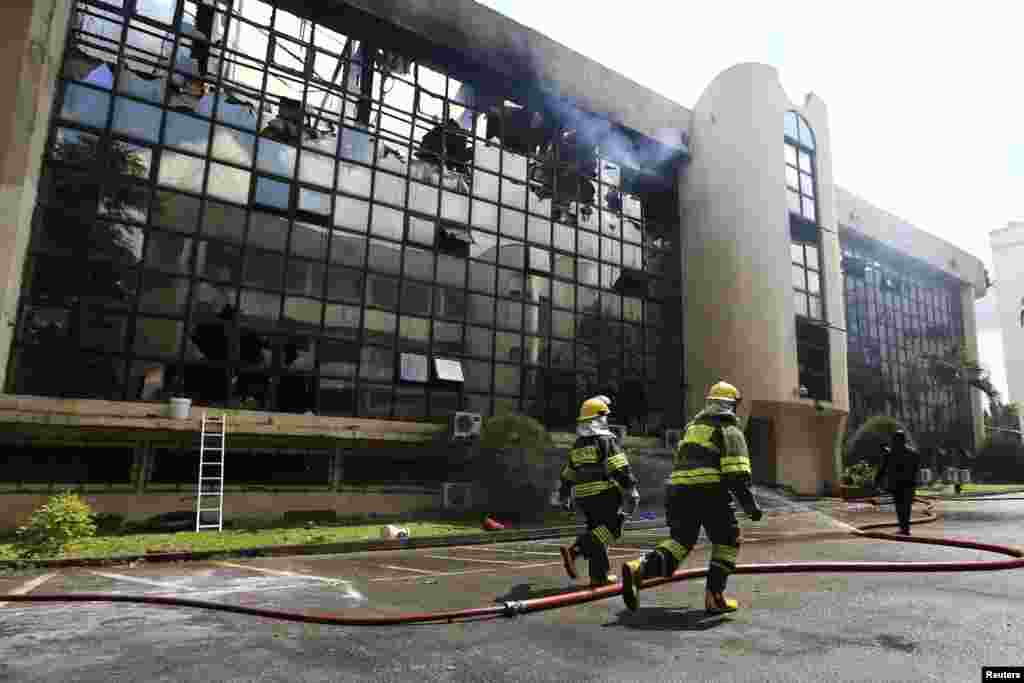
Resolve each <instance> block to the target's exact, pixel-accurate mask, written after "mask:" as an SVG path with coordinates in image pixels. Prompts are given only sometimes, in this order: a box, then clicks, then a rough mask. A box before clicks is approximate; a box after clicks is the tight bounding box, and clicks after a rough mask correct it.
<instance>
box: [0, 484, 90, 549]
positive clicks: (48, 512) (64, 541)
mask: <svg viewBox="0 0 1024 683" xmlns="http://www.w3.org/2000/svg"><path fill="white" fill-rule="evenodd" d="M95 534H96V524H95V523H94V522H93V512H92V509H91V508H90V507H89V504H88V503H86V502H85V501H84V500H82V499H81V498H80V497H79V496H78V495H77V494H75V493H72V492H70V491H64V492H62V493H59V494H57V495H55V496H52V497H51V498H50V499H49V500H48V501H47V502H46V504H45V505H43V506H42V507H41V508H39V509H38V510H36V511H35V512H33V513H32V517H31V518H30V519H29V522H28V524H27V525H25V526H23V527H19V528H18V534H17V538H16V540H15V542H14V545H15V549H16V551H17V553H18V555H19V556H21V557H24V558H31V557H40V556H56V555H59V554H60V553H61V552H62V551H63V550H64V549H65V548H66V547H67V546H68V545H69V544H70V543H73V542H74V541H78V540H81V539H85V538H90V537H92V536H94V535H95Z"/></svg>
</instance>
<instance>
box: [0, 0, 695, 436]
mask: <svg viewBox="0 0 1024 683" xmlns="http://www.w3.org/2000/svg"><path fill="white" fill-rule="evenodd" d="M382 44H388V45H395V44H400V41H397V40H394V39H392V40H390V41H388V40H383V41H382V40H381V39H380V36H366V37H362V36H359V35H351V36H350V35H343V34H341V33H338V32H337V31H336V30H334V29H333V28H331V27H328V26H325V25H322V24H317V23H314V22H312V21H310V20H308V19H306V18H304V17H301V16H296V15H295V14H292V13H290V12H288V11H285V10H284V9H281V8H278V7H276V6H275V5H274V4H273V3H268V2H260V1H259V0H234V1H233V2H227V1H224V0H217V1H216V2H214V1H213V0H204V1H203V2H179V1H176V0H134V1H126V2H117V1H113V2H100V1H98V0H97V1H91V0H90V1H86V0H79V1H78V2H77V3H76V4H75V12H74V16H73V20H72V22H71V25H70V27H69V33H68V36H67V49H66V54H65V59H64V63H63V65H62V70H61V74H60V83H59V87H58V93H59V94H58V97H57V102H56V106H55V109H54V117H53V121H52V125H51V131H50V135H49V144H48V149H47V155H46V158H45V160H44V164H43V173H42V179H41V183H40V190H39V202H38V206H37V210H36V213H35V216H34V225H33V233H32V242H31V246H30V253H29V256H28V259H27V262H26V266H25V274H24V286H23V289H22V300H21V304H20V314H19V325H18V330H17V335H16V341H15V347H14V351H13V358H12V362H13V368H14V371H13V372H12V373H11V380H10V386H9V387H8V390H9V391H14V392H17V393H21V394H35V395H45V396H64V397H87V398H105V399H118V400H143V401H148V400H152V401H162V400H165V399H166V398H168V397H170V396H179V395H182V396H188V397H191V398H192V399H193V400H194V401H195V402H196V403H197V404H198V405H212V406H217V405H231V406H242V407H248V408H254V409H265V410H274V411H283V412H295V413H308V412H312V413H316V414H322V415H357V416H368V417H396V418H423V417H429V416H444V415H447V414H449V413H451V412H452V411H454V410H457V409H469V410H476V411H479V412H481V413H484V414H494V413H503V412H508V411H522V412H528V413H530V414H533V415H536V416H538V417H542V418H543V419H544V421H545V422H547V423H548V424H549V425H551V426H558V427H563V426H566V425H569V424H572V422H573V419H574V417H575V410H576V407H577V406H578V403H579V401H580V400H581V399H582V398H583V397H585V395H586V394H588V393H591V392H597V391H604V392H610V393H612V394H613V397H616V398H618V399H619V400H618V401H617V406H616V408H617V409H618V412H619V415H620V417H621V418H622V420H623V421H624V422H628V423H630V424H631V425H632V426H633V429H634V430H636V429H640V430H643V429H653V428H654V427H655V426H657V422H658V421H659V419H660V418H659V414H660V413H661V412H662V411H666V410H667V411H668V412H669V413H670V414H674V413H675V411H676V410H678V411H679V413H680V414H682V406H681V405H679V406H678V407H677V406H676V405H675V404H678V403H679V402H680V400H681V397H680V392H679V388H680V387H681V385H682V376H681V372H682V368H681V364H680V359H681V357H682V349H681V348H680V346H679V340H680V338H681V337H680V333H679V328H680V325H681V310H678V311H677V310H675V309H676V308H679V305H678V301H679V300H678V298H677V297H678V283H679V269H680V258H679V253H678V250H677V249H678V247H677V244H676V243H677V240H676V239H675V236H676V235H677V234H678V231H679V224H678V211H677V206H678V205H677V203H676V201H675V195H674V192H673V190H672V189H671V188H673V186H674V177H673V176H672V175H671V174H664V173H663V174H661V175H660V176H659V175H658V174H657V173H654V172H651V171H650V170H643V169H642V168H640V166H643V164H640V163H638V162H637V161H636V159H637V158H639V157H640V156H641V155H640V154H639V152H638V150H640V149H641V148H644V146H645V145H653V144H654V143H650V142H649V141H644V140H640V139H639V138H637V137H631V136H629V135H628V134H626V133H625V132H623V131H620V130H618V129H616V128H615V127H614V126H611V125H610V124H608V123H607V122H605V121H601V120H600V119H598V118H596V117H594V116H591V115H589V114H587V113H585V112H582V111H577V110H575V109H573V108H571V107H569V106H567V105H564V104H562V103H556V102H553V101H550V100H547V99H545V98H535V99H536V100H537V101H538V102H541V104H539V105H538V104H530V103H529V102H525V101H524V100H525V99H527V98H525V97H521V96H520V97H518V98H517V97H514V96H511V95H509V94H507V93H502V92H495V91H494V90H493V88H491V89H489V87H488V86H489V84H488V83H477V82H468V81H460V80H457V78H456V77H455V76H454V75H453V74H451V73H449V69H447V68H446V67H445V65H444V64H440V63H437V61H438V60H435V59H433V58H432V57H431V56H430V55H413V54H405V53H403V52H401V51H394V50H392V49H383V48H381V47H379V46H378V45H382ZM496 82H501V81H497V80H496ZM648 156H649V155H648ZM673 297H675V298H673ZM402 354H415V355H416V356H419V357H421V358H426V359H428V360H429V361H430V362H429V364H428V365H429V368H431V369H433V368H434V367H435V366H434V361H435V360H437V359H445V360H451V361H456V362H457V363H459V364H461V370H462V379H463V380H464V381H462V382H460V381H457V380H458V373H455V375H447V374H446V375H441V374H439V373H438V372H435V371H433V370H428V372H427V373H426V374H425V375H417V373H413V374H412V375H409V376H407V375H406V374H405V373H404V372H402V371H400V368H401V367H404V366H402V364H401V361H400V359H401V358H403V356H402ZM453 379H454V380H456V381H451V380H453ZM403 380H412V381H403ZM666 391H668V392H669V393H665V392H666ZM672 392H674V393H672ZM655 399H657V401H655ZM666 402H667V403H666ZM655 403H658V404H659V405H657V406H655V405H654V404H655Z"/></svg>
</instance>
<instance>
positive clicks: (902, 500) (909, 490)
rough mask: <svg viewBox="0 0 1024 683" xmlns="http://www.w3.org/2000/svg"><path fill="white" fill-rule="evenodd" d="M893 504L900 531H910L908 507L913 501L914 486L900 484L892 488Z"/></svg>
mask: <svg viewBox="0 0 1024 683" xmlns="http://www.w3.org/2000/svg"><path fill="white" fill-rule="evenodd" d="M891 492H892V498H893V501H892V502H893V504H894V505H895V507H896V519H897V520H898V521H899V523H900V531H902V532H903V533H905V534H909V533H910V509H911V506H912V505H913V503H914V487H913V486H900V487H896V488H893V489H892V491H891Z"/></svg>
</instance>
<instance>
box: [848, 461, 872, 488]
mask: <svg viewBox="0 0 1024 683" xmlns="http://www.w3.org/2000/svg"><path fill="white" fill-rule="evenodd" d="M877 474H878V466H877V465H870V464H868V463H866V462H864V461H861V462H859V463H857V464H856V465H850V466H849V467H847V468H846V469H845V470H843V483H844V484H846V485H847V486H857V487H863V486H874V483H875V476H876V475H877Z"/></svg>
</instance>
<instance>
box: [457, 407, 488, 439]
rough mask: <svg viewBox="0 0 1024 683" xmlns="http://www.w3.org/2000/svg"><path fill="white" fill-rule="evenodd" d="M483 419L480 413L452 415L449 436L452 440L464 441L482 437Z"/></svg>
mask: <svg viewBox="0 0 1024 683" xmlns="http://www.w3.org/2000/svg"><path fill="white" fill-rule="evenodd" d="M482 426H483V417H482V416H481V415H480V413H464V412H457V413H454V414H453V415H452V418H451V422H450V424H449V427H450V429H449V435H450V436H451V438H452V439H457V440H464V439H472V438H473V437H479V436H480V428H481V427H482Z"/></svg>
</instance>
